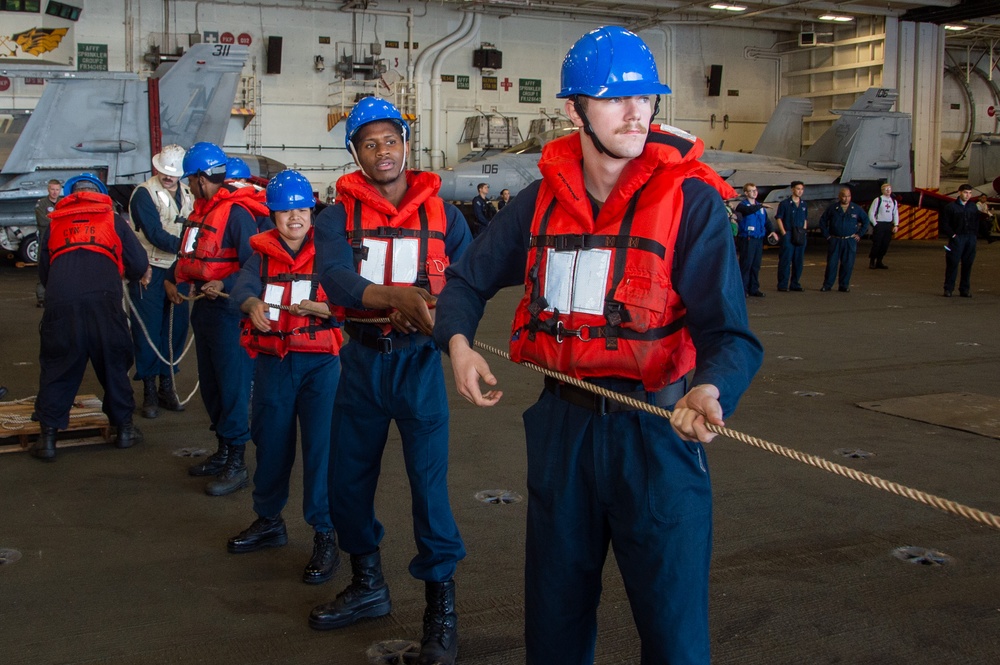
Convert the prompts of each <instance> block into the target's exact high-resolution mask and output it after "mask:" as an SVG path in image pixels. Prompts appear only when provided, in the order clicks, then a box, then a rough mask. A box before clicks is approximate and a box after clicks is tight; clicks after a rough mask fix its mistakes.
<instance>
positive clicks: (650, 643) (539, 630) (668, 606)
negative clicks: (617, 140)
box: [434, 179, 763, 665]
mask: <svg viewBox="0 0 1000 665" xmlns="http://www.w3.org/2000/svg"><path fill="white" fill-rule="evenodd" d="M538 190H539V184H538V183H537V182H536V183H534V184H532V185H531V186H529V187H528V188H526V189H524V190H522V191H521V193H520V194H519V195H518V197H517V199H515V200H514V201H512V202H511V203H510V204H508V205H507V206H506V207H504V209H503V212H501V213H499V215H498V217H499V219H500V221H501V222H502V223H498V224H492V225H491V226H490V228H489V230H488V231H487V232H486V233H485V234H483V235H482V236H480V237H479V238H477V239H476V240H475V242H473V244H472V246H471V247H470V248H469V251H467V252H466V253H465V256H464V257H463V258H462V260H461V261H460V262H459V263H458V264H457V265H453V266H452V267H450V268H449V269H448V273H447V274H448V278H449V279H448V282H447V284H446V285H445V288H444V291H443V292H442V294H441V297H440V298H439V300H438V305H437V320H436V323H435V328H434V336H435V339H437V341H438V344H440V345H442V346H443V347H445V348H447V345H448V343H449V340H450V339H451V338H452V336H454V335H456V334H461V335H465V337H466V338H468V339H469V340H470V343H471V341H472V340H473V338H474V336H475V332H476V328H477V325H478V322H479V320H480V318H482V315H483V311H484V308H485V305H486V301H487V300H488V299H489V298H491V297H492V296H493V295H495V294H496V293H497V291H499V290H500V289H501V288H504V287H507V286H514V285H517V284H524V279H525V264H526V261H527V257H528V250H529V244H528V243H529V237H530V230H531V220H532V216H533V214H534V212H535V201H536V198H537V196H538ZM681 191H682V192H683V196H684V207H683V210H682V212H681V220H680V231H679V234H678V237H677V242H676V245H675V252H676V253H675V255H674V263H673V267H672V281H673V286H674V288H675V289H676V290H677V292H678V293H679V294H680V295H681V297H682V298H683V301H684V303H685V305H686V306H687V314H686V318H685V323H686V326H687V327H688V329H689V330H690V332H691V335H692V337H693V340H694V344H695V346H696V347H697V349H698V366H697V369H696V370H695V374H694V380H693V382H694V384H703V383H708V384H714V385H715V386H717V387H718V388H719V390H720V393H721V398H720V402H721V404H722V407H723V410H724V412H725V413H726V414H730V413H732V411H733V410H734V409H735V408H736V403H737V401H738V399H739V396H740V395H741V394H742V393H743V391H744V390H746V388H747V386H749V384H750V380H751V378H752V377H753V375H754V373H755V372H756V371H757V368H758V367H759V366H760V363H761V360H762V357H763V350H762V347H761V345H760V343H759V342H758V341H757V339H756V338H755V337H754V335H753V334H752V333H751V332H750V329H749V327H748V322H747V314H746V302H745V299H744V297H743V287H742V285H741V279H740V273H739V267H738V265H737V262H736V256H735V254H734V250H733V242H732V240H731V239H730V238H731V237H732V234H731V232H730V227H729V216H728V214H727V213H726V210H725V207H724V206H723V203H722V200H721V198H720V197H719V195H718V193H717V192H716V191H715V190H714V189H712V188H711V187H709V186H708V185H706V184H704V183H702V182H701V181H698V180H693V179H692V180H687V181H685V182H684V184H683V185H682V188H681ZM592 203H593V202H592ZM595 217H596V212H595ZM592 382H593V383H597V384H599V385H603V386H606V387H609V388H611V389H614V390H618V391H624V392H632V391H635V390H637V389H639V390H641V385H637V384H635V383H631V382H623V381H621V380H612V379H608V380H592ZM685 390H686V388H685V382H684V380H683V379H682V380H680V381H678V382H676V383H675V384H671V386H668V387H667V388H665V389H664V390H663V391H661V393H662V394H657V393H647V399H648V401H651V402H652V401H655V402H656V403H658V404H661V405H664V406H666V407H667V408H672V407H673V405H674V403H675V402H676V401H677V399H679V398H680V397H681V396H683V394H684V391H685ZM524 427H525V434H526V443H527V456H528V492H529V501H528V527H527V542H526V548H525V549H526V560H525V637H526V644H527V653H526V655H527V663H528V664H529V665H590V663H593V662H594V651H595V642H596V637H597V606H598V603H599V601H600V595H601V575H602V571H603V569H604V564H605V559H606V557H607V553H608V544H609V543H610V544H611V545H612V547H613V548H614V553H615V559H616V560H617V562H618V567H619V569H620V570H621V574H622V578H623V580H624V582H625V589H626V591H627V593H628V596H629V604H630V605H631V608H632V614H633V616H634V618H635V622H636V626H637V628H638V630H639V635H640V637H641V638H642V661H641V662H642V663H643V665H654V664H655V665H662V664H664V663H670V664H671V665H677V664H695V663H697V664H699V665H705V664H707V663H708V662H709V652H708V649H709V637H708V570H709V559H710V556H711V547H712V497H711V484H710V481H709V473H708V466H707V462H706V459H705V451H704V449H703V447H702V445H701V444H700V443H697V442H695V443H691V442H685V441H682V440H681V439H680V438H679V437H678V436H677V435H676V434H675V433H674V431H673V429H672V428H671V426H670V423H669V422H668V421H667V420H665V419H662V418H658V417H656V416H653V415H651V414H648V413H645V412H642V411H626V412H617V413H605V414H601V413H598V412H596V411H594V410H592V409H589V408H586V407H583V406H578V405H576V404H572V403H570V402H568V401H564V400H562V399H560V398H559V397H557V396H556V395H555V394H554V393H552V392H550V391H549V390H544V391H543V392H542V394H541V397H540V398H539V400H538V402H537V403H536V404H535V405H534V406H532V407H531V408H529V409H528V410H527V411H526V412H525V414H524Z"/></svg>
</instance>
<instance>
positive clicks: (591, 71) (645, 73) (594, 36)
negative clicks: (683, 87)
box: [556, 25, 670, 98]
mask: <svg viewBox="0 0 1000 665" xmlns="http://www.w3.org/2000/svg"><path fill="white" fill-rule="evenodd" d="M660 94H670V88H668V87H667V86H666V85H664V84H663V83H660V76H659V74H658V73H657V71H656V60H655V59H654V58H653V52H652V51H650V50H649V47H648V46H646V42H644V41H642V39H641V38H640V37H639V36H638V35H637V34H635V33H634V32H630V31H628V30H626V29H625V28H619V27H618V26H616V25H608V26H604V27H603V28H597V29H596V30H592V31H590V32H588V33H587V34H585V35H584V36H583V37H580V39H578V40H576V43H575V44H573V46H572V48H570V50H569V53H567V54H566V58H565V59H564V60H563V64H562V90H560V91H559V94H558V95H556V97H560V98H563V97H572V96H573V95H584V96H586V97H633V96H635V95H660Z"/></svg>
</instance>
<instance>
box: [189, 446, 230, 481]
mask: <svg viewBox="0 0 1000 665" xmlns="http://www.w3.org/2000/svg"><path fill="white" fill-rule="evenodd" d="M227 459H229V446H227V445H226V442H225V441H223V440H222V439H219V449H218V450H216V451H215V454H213V455H212V456H211V457H209V458H208V459H207V460H205V461H204V462H199V463H198V464H195V465H194V466H192V467H191V468H189V469H188V475H190V476H214V475H215V474H217V473H219V472H220V471H222V467H224V466H225V465H226V460H227Z"/></svg>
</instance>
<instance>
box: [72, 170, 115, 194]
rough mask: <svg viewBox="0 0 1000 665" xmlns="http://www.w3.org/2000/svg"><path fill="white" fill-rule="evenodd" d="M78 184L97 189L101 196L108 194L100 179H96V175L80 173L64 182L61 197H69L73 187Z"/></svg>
mask: <svg viewBox="0 0 1000 665" xmlns="http://www.w3.org/2000/svg"><path fill="white" fill-rule="evenodd" d="M80 182H89V183H91V184H92V185H94V186H95V187H97V190H98V191H99V192H100V193H101V194H104V195H107V193H108V188H107V187H105V186H104V183H103V182H101V180H100V178H98V177H97V176H96V175H94V174H93V173H81V174H80V175H75V176H73V177H72V178H70V179H69V180H67V181H66V184H65V185H63V196H69V195H70V194H72V193H73V187H74V186H76V184H77V183H80Z"/></svg>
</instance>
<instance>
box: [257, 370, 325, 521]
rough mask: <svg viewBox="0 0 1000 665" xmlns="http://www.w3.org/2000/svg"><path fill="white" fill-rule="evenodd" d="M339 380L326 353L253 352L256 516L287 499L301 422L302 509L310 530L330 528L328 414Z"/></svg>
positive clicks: (270, 514)
mask: <svg viewBox="0 0 1000 665" xmlns="http://www.w3.org/2000/svg"><path fill="white" fill-rule="evenodd" d="M339 380H340V358H339V357H338V356H335V355H331V354H329V353H298V352H292V353H289V354H288V355H286V356H285V357H284V359H281V358H278V357H277V356H272V355H270V354H267V353H261V354H259V355H258V356H257V358H256V361H255V363H254V391H253V419H252V420H251V423H250V436H251V437H252V438H253V442H254V444H255V448H256V454H257V469H256V470H255V471H254V474H253V509H254V512H256V513H257V515H259V516H260V517H267V518H275V517H277V516H278V515H279V514H281V511H282V509H283V508H284V507H285V504H286V503H288V484H289V479H290V478H291V475H292V465H293V464H294V463H295V440H296V438H297V434H298V429H299V428H300V427H301V429H302V476H303V491H302V514H303V516H304V517H305V520H306V522H307V523H308V524H309V525H311V526H312V527H313V529H314V530H316V531H319V532H322V533H327V532H329V531H332V530H333V522H332V521H331V520H330V498H329V494H328V493H327V485H326V483H327V475H328V472H329V468H330V418H331V416H332V414H333V400H334V397H335V396H336V394H337V382H338V381H339ZM296 419H297V422H296Z"/></svg>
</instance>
